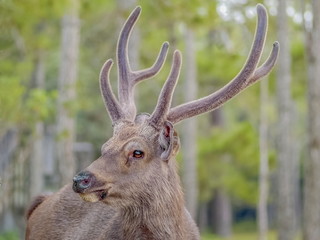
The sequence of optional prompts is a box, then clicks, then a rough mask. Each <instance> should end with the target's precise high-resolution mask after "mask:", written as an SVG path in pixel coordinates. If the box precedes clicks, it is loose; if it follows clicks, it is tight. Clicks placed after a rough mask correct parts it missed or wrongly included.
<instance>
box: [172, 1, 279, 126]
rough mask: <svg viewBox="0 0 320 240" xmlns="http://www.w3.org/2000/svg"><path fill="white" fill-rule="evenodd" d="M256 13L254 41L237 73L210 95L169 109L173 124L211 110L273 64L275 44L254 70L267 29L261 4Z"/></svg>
mask: <svg viewBox="0 0 320 240" xmlns="http://www.w3.org/2000/svg"><path fill="white" fill-rule="evenodd" d="M257 14H258V23H257V28H256V33H255V38H254V42H253V44H252V48H251V51H250V54H249V57H248V59H247V61H246V63H245V65H244V67H243V69H242V70H241V71H240V72H239V74H238V75H237V76H236V77H235V78H234V79H233V80H232V81H231V82H229V83H228V84H227V85H225V86H224V87H223V88H221V89H219V90H218V91H216V92H214V93H212V94H211V95H209V96H206V97H203V98H201V99H198V100H195V101H191V102H189V103H185V104H182V105H179V106H177V107H175V108H173V109H171V110H170V111H169V114H168V120H169V121H171V122H172V123H173V124H174V123H177V122H180V121H181V120H183V119H186V118H190V117H193V116H196V115H199V114H202V113H205V112H209V111H212V110H214V109H216V108H218V107H219V106H221V105H222V104H224V103H225V102H227V101H228V100H230V99H231V98H233V97H234V96H235V95H237V94H238V93H239V92H240V91H241V90H243V89H244V88H246V87H247V86H249V85H250V82H251V81H252V79H255V80H254V81H256V80H257V79H258V78H261V77H262V76H264V75H266V74H267V73H268V72H269V71H270V70H271V68H272V66H273V65H272V63H273V64H274V62H275V60H276V56H277V54H275V53H276V52H277V47H276V46H277V44H276V45H274V49H273V54H271V56H270V57H269V59H268V60H267V61H266V63H265V64H263V66H262V67H261V68H259V69H258V70H257V71H256V67H257V65H258V62H259V60H260V57H261V54H262V50H263V47H264V42H265V36H266V31H267V12H266V9H265V8H264V6H263V5H261V4H258V5H257ZM271 65H272V66H271ZM252 83H253V82H252Z"/></svg>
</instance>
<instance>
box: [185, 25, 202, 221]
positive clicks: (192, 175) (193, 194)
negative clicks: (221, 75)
mask: <svg viewBox="0 0 320 240" xmlns="http://www.w3.org/2000/svg"><path fill="white" fill-rule="evenodd" d="M185 44H186V47H185V49H186V52H185V57H184V60H185V64H184V66H185V68H184V78H185V86H184V101H185V102H188V101H191V100H194V99H196V97H197V80H196V78H197V69H196V49H195V45H194V33H193V31H192V30H191V29H187V30H186V33H185ZM182 128H183V131H182V132H183V135H182V156H183V185H184V191H185V199H186V207H187V209H188V210H189V212H190V214H191V216H192V217H193V219H196V214H197V200H198V185H197V167H196V162H197V120H196V118H191V119H186V120H185V121H184V123H183V126H182Z"/></svg>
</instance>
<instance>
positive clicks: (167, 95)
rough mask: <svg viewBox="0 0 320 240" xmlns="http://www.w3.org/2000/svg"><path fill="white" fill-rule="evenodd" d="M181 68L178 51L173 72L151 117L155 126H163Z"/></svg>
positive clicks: (174, 57)
mask: <svg viewBox="0 0 320 240" xmlns="http://www.w3.org/2000/svg"><path fill="white" fill-rule="evenodd" d="M180 68H181V53H180V52H179V51H178V50H176V51H175V52H174V55H173V63H172V67H171V72H170V74H169V77H168V79H167V80H166V82H165V84H164V86H163V88H162V90H161V93H160V95H159V98H158V103H157V106H156V107H155V110H154V112H153V113H152V114H151V116H150V120H149V121H150V122H152V123H153V124H155V125H161V124H162V123H163V122H164V120H165V119H166V116H167V114H168V111H169V109H170V105H171V100H172V95H173V91H174V89H175V86H176V84H177V80H178V78H179V74H180Z"/></svg>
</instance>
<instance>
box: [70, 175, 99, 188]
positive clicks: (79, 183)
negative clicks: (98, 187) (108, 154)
mask: <svg viewBox="0 0 320 240" xmlns="http://www.w3.org/2000/svg"><path fill="white" fill-rule="evenodd" d="M94 182H95V177H94V175H93V174H92V173H91V172H88V171H84V172H80V173H78V174H77V175H76V176H74V178H73V187H72V188H73V191H75V192H76V193H83V192H84V190H86V189H88V188H89V187H91V186H92V185H93V183H94Z"/></svg>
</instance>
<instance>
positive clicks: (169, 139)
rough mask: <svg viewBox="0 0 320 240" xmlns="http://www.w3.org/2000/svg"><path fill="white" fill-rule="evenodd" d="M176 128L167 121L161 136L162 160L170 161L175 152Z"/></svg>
mask: <svg viewBox="0 0 320 240" xmlns="http://www.w3.org/2000/svg"><path fill="white" fill-rule="evenodd" d="M174 138H175V136H174V128H173V125H172V123H171V122H168V121H165V122H164V124H163V127H162V130H161V133H160V136H159V144H160V147H161V155H160V158H161V159H162V160H164V161H168V160H169V159H170V157H171V155H172V153H173V150H174V143H175V139H174Z"/></svg>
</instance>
